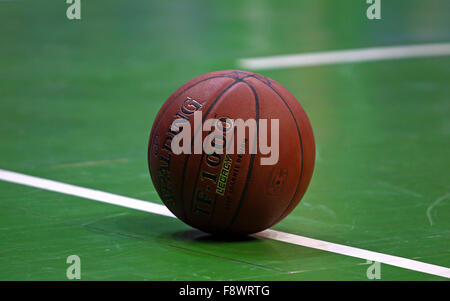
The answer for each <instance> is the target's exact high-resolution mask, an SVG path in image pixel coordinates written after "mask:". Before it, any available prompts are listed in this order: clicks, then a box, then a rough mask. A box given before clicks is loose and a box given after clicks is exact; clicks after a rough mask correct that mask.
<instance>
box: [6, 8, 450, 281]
mask: <svg viewBox="0 0 450 301" xmlns="http://www.w3.org/2000/svg"><path fill="white" fill-rule="evenodd" d="M392 2H395V3H392ZM449 8H450V4H449V2H448V1H445V0H443V1H437V0H432V1H418V0H417V1H389V2H388V1H382V19H381V20H368V19H367V18H366V9H367V4H366V3H365V1H347V0H345V1H326V0H320V1H259V0H258V1H256V0H255V1H220V2H219V1H181V0H179V1H132V2H130V1H108V3H103V2H98V1H89V2H87V1H82V19H81V20H74V21H69V20H67V18H66V9H67V5H66V4H65V3H64V1H59V2H58V3H56V2H55V1H39V2H35V1H1V2H0V35H1V36H2V42H1V43H0V138H1V143H0V169H4V170H10V171H15V172H19V173H23V174H26V175H32V176H36V177H41V178H45V179H52V180H55V181H60V182H64V183H70V184H73V185H77V186H81V187H87V188H92V189H97V190H101V191H105V192H110V193H114V194H118V195H123V196H128V197H132V198H136V199H140V200H144V201H148V202H153V203H158V204H161V200H160V199H159V197H158V196H157V194H156V192H155V190H154V188H153V186H152V183H151V181H150V177H149V174H148V170H147V162H146V158H147V157H146V151H147V143H148V135H149V132H150V129H151V126H152V123H153V119H154V118H155V116H156V113H157V112H158V110H159V108H160V106H161V105H162V103H163V102H164V100H165V99H166V98H167V97H168V96H169V95H170V94H171V93H172V92H173V91H174V90H175V89H176V88H177V87H179V86H180V85H181V84H183V83H184V82H186V81H187V80H189V79H191V78H193V77H195V76H197V75H199V74H202V73H206V72H210V71H213V70H221V69H234V68H242V66H241V65H240V64H239V62H240V60H241V59H243V58H257V57H266V56H275V55H284V54H297V53H310V52H311V53H315V52H322V51H333V50H346V49H359V48H371V47H381V46H405V45H416V44H432V43H448V42H449V41H450V32H449V28H450V21H449V20H450V15H449V12H450V9H449ZM254 71H256V72H259V73H261V74H263V75H266V76H268V77H271V78H273V79H275V80H276V81H278V82H279V83H281V84H283V85H284V86H285V87H287V88H288V89H289V90H290V91H291V92H292V93H293V94H294V95H295V96H296V97H297V98H298V99H299V101H300V103H301V105H302V106H303V108H304V109H305V110H306V112H307V113H308V116H309V117H310V120H311V123H312V126H313V129H314V133H315V137H316V143H317V157H316V158H317V161H316V167H315V172H314V175H313V178H312V181H311V185H310V187H309V189H308V191H307V193H306V195H305V196H304V198H303V200H302V201H301V203H300V204H299V206H298V207H297V208H296V209H295V210H294V211H293V212H292V213H291V214H290V215H289V216H288V217H287V218H286V219H285V220H283V221H282V222H281V223H279V224H278V225H276V226H275V227H274V229H275V230H278V231H283V232H287V233H292V234H297V235H301V236H306V237H310V238H315V239H320V240H324V241H328V242H333V243H338V244H342V245H347V246H352V247H358V248H361V249H366V250H371V251H376V252H380V253H385V254H389V255H395V256H400V257H404V258H409V259H414V260H417V261H421V262H426V263H431V264H435V265H439V266H443V267H450V248H449V246H450V172H449V170H450V159H449V149H450V118H449V116H450V99H449V94H450V57H449V56H435V57H420V58H406V59H401V58H399V59H392V60H379V61H371V62H364V61H362V62H353V63H335V64H328V65H319V66H308V67H295V68H275V69H267V70H261V71H259V70H254ZM0 246H1V248H0V280H65V279H67V278H66V269H67V267H68V264H67V263H66V259H67V257H68V256H69V255H73V254H75V255H78V256H79V257H80V258H81V266H82V271H81V277H82V279H83V280H230V279H231V280H367V275H366V271H367V268H368V267H369V264H367V262H366V260H364V259H358V258H354V257H350V256H344V255H340V254H334V253H330V252H327V251H320V250H317V249H313V248H307V247H302V246H298V245H293V244H287V243H284V242H280V241H276V240H270V239H260V238H248V239H242V240H236V241H224V240H220V239H217V238H214V237H211V236H208V235H206V234H203V233H201V232H199V231H196V230H193V229H191V228H189V227H188V226H186V225H185V224H183V223H182V222H180V221H178V220H177V219H174V218H169V217H166V216H162V215H158V214H151V213H148V212H142V211H137V210H132V209H128V208H123V207H121V206H114V205H110V204H105V203H101V202H96V201H92V200H88V199H84V198H79V197H76V196H71V195H65V194H60V193H56V192H50V191H45V190H41V189H37V188H33V187H27V186H24V185H18V184H14V183H9V182H5V181H0ZM381 280H445V278H443V277H438V276H435V275H430V274H427V273H421V272H417V271H412V270H409V269H403V268H399V267H393V266H390V265H386V264H381Z"/></svg>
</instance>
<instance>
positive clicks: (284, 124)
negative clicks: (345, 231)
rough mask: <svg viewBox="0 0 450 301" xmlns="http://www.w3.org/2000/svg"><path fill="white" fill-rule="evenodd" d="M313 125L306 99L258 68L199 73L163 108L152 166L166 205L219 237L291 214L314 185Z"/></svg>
mask: <svg viewBox="0 0 450 301" xmlns="http://www.w3.org/2000/svg"><path fill="white" fill-rule="evenodd" d="M314 160H315V142H314V135H313V130H312V127H311V124H310V121H309V119H308V116H307V115H306V113H305V111H304V110H303V108H302V106H301V105H300V103H299V102H298V101H297V99H296V98H295V97H294V96H293V95H292V94H291V93H290V92H289V91H288V90H287V89H286V88H284V87H283V86H282V85H280V84H279V83H277V82H276V81H274V80H272V79H270V78H267V77H264V76H262V75H260V74H256V73H253V72H246V71H240V70H226V71H216V72H211V73H207V74H203V75H201V76H198V77H196V78H194V79H192V80H190V81H188V82H187V83H185V84H184V85H182V86H181V87H180V88H179V89H178V90H176V91H175V92H174V93H173V94H172V95H171V96H170V97H169V98H168V99H167V100H166V102H165V103H164V104H163V105H162V107H161V109H160V111H159V112H158V114H157V116H156V118H155V120H154V123H153V127H152V129H151V132H150V139H149V144H148V167H149V171H150V175H151V179H152V181H153V184H154V186H155V188H156V191H157V192H158V194H159V196H160V198H161V199H162V201H163V202H164V204H165V205H166V206H167V208H168V209H169V210H170V211H171V212H172V213H173V214H174V215H175V216H176V217H178V218H179V219H180V220H182V221H183V222H185V223H186V224H188V225H190V226H192V227H194V228H197V229H199V230H202V231H204V232H208V233H212V234H218V235H246V234H252V233H256V232H259V231H262V230H264V229H267V228H269V227H272V226H273V225H275V224H276V223H278V222H280V221H281V220H282V219H283V218H285V217H286V216H287V215H288V214H289V213H290V212H291V211H292V210H293V209H294V208H295V207H296V206H297V204H298V203H299V202H300V200H301V199H302V197H303V195H304V194H305V192H306V189H307V188H308V185H309V183H310V180H311V177H312V174H313V169H314Z"/></svg>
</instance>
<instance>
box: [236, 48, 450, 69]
mask: <svg viewBox="0 0 450 301" xmlns="http://www.w3.org/2000/svg"><path fill="white" fill-rule="evenodd" d="M445 55H450V43H441V44H424V45H409V46H390V47H373V48H363V49H351V50H338V51H326V52H312V53H300V54H291V55H278V56H270V57H261V58H246V59H241V60H239V62H238V64H239V66H240V67H241V68H243V69H252V70H262V69H278V68H293V67H304V66H316V65H326V64H337V63H351V62H368V61H380V60H390V59H405V58H413V57H430V56H445Z"/></svg>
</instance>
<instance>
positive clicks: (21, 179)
mask: <svg viewBox="0 0 450 301" xmlns="http://www.w3.org/2000/svg"><path fill="white" fill-rule="evenodd" d="M0 180H3V181H7V182H11V183H16V184H22V185H26V186H31V187H36V188H41V189H45V190H49V191H55V192H60V193H63V194H68V195H74V196H78V197H82V198H85V199H90V200H94V201H100V202H104V203H109V204H113V205H118V206H122V207H126V208H131V209H136V210H140V211H145V212H150V213H155V214H159V215H164V216H168V217H175V216H174V215H173V214H172V213H171V212H170V211H169V210H168V209H167V208H166V207H165V206H163V205H159V204H154V203H151V202H146V201H142V200H138V199H133V198H129V197H125V196H120V195H116V194H112V193H108V192H103V191H99V190H94V189H89V188H84V187H80V186H75V185H71V184H66V183H61V182H56V181H52V180H47V179H43V178H37V177H33V176H28V175H25V174H21V173H17V172H12V171H8V170H3V169H0ZM252 236H254V237H259V238H266V239H273V240H278V241H282V242H286V243H290V244H294V245H298V246H303V247H308V248H313V249H318V250H323V251H328V252H332V253H337V254H341V255H347V256H351V257H356V258H361V259H366V260H372V261H378V262H381V263H385V264H389V265H393V266H397V267H401V268H405V269H409V270H413V271H418V272H423V273H427V274H431V275H436V276H441V277H446V278H450V269H449V268H446V267H442V266H437V265H434V264H428V263H423V262H420V261H416V260H412V259H406V258H402V257H398V256H392V255H387V254H383V253H377V252H372V251H368V250H364V249H359V248H354V247H349V246H345V245H340V244H335V243H331V242H327V241H323V240H317V239H312V238H308V237H304V236H300V235H295V234H290V233H285V232H280V231H276V230H272V229H268V230H264V231H262V232H259V233H256V234H253V235H252Z"/></svg>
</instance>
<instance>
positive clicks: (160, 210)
mask: <svg viewBox="0 0 450 301" xmlns="http://www.w3.org/2000/svg"><path fill="white" fill-rule="evenodd" d="M0 180H3V181H7V182H12V183H16V184H22V185H26V186H31V187H36V188H41V189H45V190H50V191H56V192H60V193H64V194H69V195H74V196H78V197H81V198H85V199H90V200H94V201H99V202H104V203H109V204H113V205H118V206H122V207H126V208H131V209H136V210H140V211H146V212H151V213H155V214H159V215H165V216H170V217H175V216H174V215H173V214H172V212H170V211H169V209H167V207H166V206H164V205H159V204H155V203H151V202H146V201H141V200H137V199H132V198H129V197H125V196H120V195H117V194H112V193H108V192H103V191H100V190H94V189H89V188H83V187H80V186H75V185H71V184H65V183H61V182H56V181H52V180H46V179H42V178H37V177H32V176H27V175H24V174H20V173H17V172H12V171H7V170H3V169H0Z"/></svg>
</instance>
